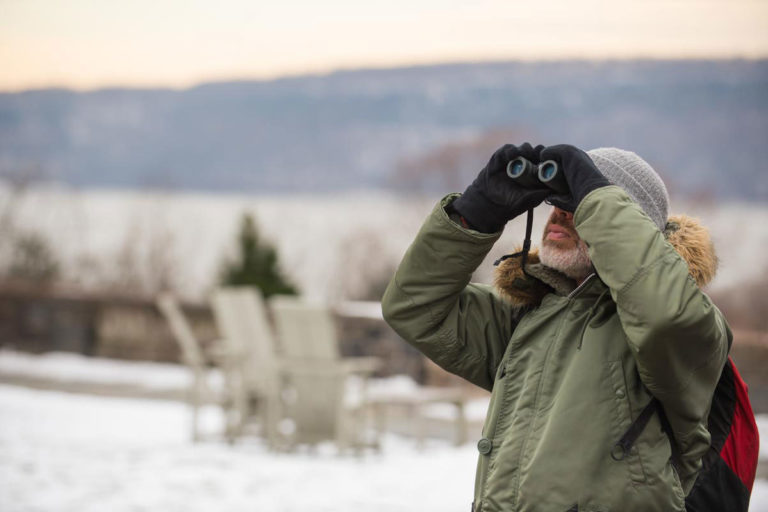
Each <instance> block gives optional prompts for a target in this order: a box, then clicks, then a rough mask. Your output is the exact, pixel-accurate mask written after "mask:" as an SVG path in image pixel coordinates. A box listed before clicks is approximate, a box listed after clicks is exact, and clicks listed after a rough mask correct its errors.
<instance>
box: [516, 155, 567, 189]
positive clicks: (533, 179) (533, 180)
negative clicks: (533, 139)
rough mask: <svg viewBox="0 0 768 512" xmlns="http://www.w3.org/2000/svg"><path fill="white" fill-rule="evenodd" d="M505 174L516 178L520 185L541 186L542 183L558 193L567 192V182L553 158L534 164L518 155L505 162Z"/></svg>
mask: <svg viewBox="0 0 768 512" xmlns="http://www.w3.org/2000/svg"><path fill="white" fill-rule="evenodd" d="M507 176H509V177H510V178H512V179H513V180H516V181H517V182H518V183H519V184H520V186H521V187H528V188H541V187H542V185H543V186H545V187H547V188H550V189H552V191H554V192H556V193H558V194H567V193H568V183H566V181H565V176H564V175H563V173H562V172H560V167H559V166H558V165H557V162H555V161H554V160H547V161H546V162H542V163H540V164H539V165H538V166H536V165H534V164H533V163H531V162H530V161H529V160H528V159H526V158H523V157H522V156H519V157H517V158H515V159H514V160H511V161H510V162H509V163H508V164H507Z"/></svg>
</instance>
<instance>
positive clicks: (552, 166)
mask: <svg viewBox="0 0 768 512" xmlns="http://www.w3.org/2000/svg"><path fill="white" fill-rule="evenodd" d="M556 176H557V162H555V161H554V160H547V161H546V162H543V163H540V164H539V180H540V181H541V182H542V183H547V182H548V181H552V180H553V179H554V178H555V177H556Z"/></svg>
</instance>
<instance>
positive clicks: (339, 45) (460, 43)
mask: <svg viewBox="0 0 768 512" xmlns="http://www.w3.org/2000/svg"><path fill="white" fill-rule="evenodd" d="M633 57H649V58H679V57H690V58H712V57H714V58H731V57H744V58H764V57H768V0H537V1H535V2H527V1H526V2H524V1H514V0H476V1H466V0H440V1H438V0H363V1H361V0H323V1H318V0H314V1H311V0H280V1H273V0H229V1H226V0H221V1H218V2H213V1H211V0H207V1H202V0H131V1H118V0H66V1H61V0H0V90H2V91H17V90H24V89H29V88H40V87H51V86H60V87H69V88H75V89H94V88H100V87H108V86H134V87H173V88H183V87H189V86H192V85H194V84H197V83H200V82H204V81H213V80H231V79H255V78H256V79H258V78H273V77H278V76H285V75H297V74H306V73H325V72H330V71H334V70H338V69H352V68H359V67H396V66H410V65H421V64H434V63H444V62H466V61H492V60H509V59H524V60H536V59H563V58H587V59H605V58H609V59H613V58H633Z"/></svg>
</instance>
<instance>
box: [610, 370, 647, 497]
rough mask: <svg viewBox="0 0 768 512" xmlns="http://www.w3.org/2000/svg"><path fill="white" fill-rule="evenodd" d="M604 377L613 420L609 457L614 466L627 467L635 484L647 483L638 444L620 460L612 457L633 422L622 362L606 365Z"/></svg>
mask: <svg viewBox="0 0 768 512" xmlns="http://www.w3.org/2000/svg"><path fill="white" fill-rule="evenodd" d="M603 376H604V380H603V382H605V387H606V394H607V396H606V399H607V400H608V403H609V404H610V410H611V411H612V414H611V418H612V421H613V423H612V425H611V431H612V433H613V436H614V437H613V439H607V440H606V452H607V457H608V459H609V460H610V461H611V463H613V464H623V465H624V466H625V467H626V470H627V472H628V474H629V478H630V479H631V480H632V481H633V482H635V483H644V482H646V481H647V476H646V474H645V471H644V470H643V464H642V461H641V458H640V452H639V451H638V447H637V444H636V443H635V444H634V445H633V446H632V447H631V448H630V450H629V453H627V454H626V456H625V457H623V458H621V459H620V460H616V459H614V458H613V457H611V455H610V450H611V448H612V447H613V445H614V443H615V442H616V441H618V440H619V439H620V438H621V436H622V435H623V434H624V432H626V430H627V429H628V428H629V427H630V425H632V421H633V419H632V407H631V404H630V402H629V393H628V390H627V383H626V379H625V377H624V368H623V366H622V364H621V361H610V362H607V363H605V366H604V375H603Z"/></svg>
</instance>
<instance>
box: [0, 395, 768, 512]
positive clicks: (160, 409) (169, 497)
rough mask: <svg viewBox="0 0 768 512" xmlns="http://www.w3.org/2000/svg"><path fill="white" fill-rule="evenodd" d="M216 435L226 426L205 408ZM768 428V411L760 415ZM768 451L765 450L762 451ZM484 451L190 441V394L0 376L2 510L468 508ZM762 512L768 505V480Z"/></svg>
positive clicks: (390, 444)
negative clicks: (106, 394)
mask: <svg viewBox="0 0 768 512" xmlns="http://www.w3.org/2000/svg"><path fill="white" fill-rule="evenodd" d="M204 413H205V414H204V415H203V420H204V421H203V423H204V425H205V427H206V429H207V430H208V431H209V432H215V431H216V430H217V429H218V428H219V427H220V418H219V415H218V414H217V412H216V411H215V410H214V409H212V408H206V409H205V410H204ZM759 421H760V424H761V430H762V431H763V432H765V431H766V429H768V416H761V417H760V418H759ZM764 454H765V452H763V455H764ZM476 456H477V453H476V450H475V449H474V447H473V446H472V445H471V444H469V445H466V446H462V447H459V448H455V447H452V446H450V445H449V444H447V443H443V442H437V441H433V442H430V443H427V445H426V447H425V448H424V449H423V450H422V451H416V450H415V449H414V444H413V442H412V441H410V440H406V439H401V438H397V437H394V436H388V437H386V438H385V440H384V444H383V449H382V451H381V453H378V454H377V453H373V452H371V453H366V454H364V455H363V456H361V457H356V456H351V455H348V456H342V455H339V454H337V453H336V452H335V450H334V449H332V447H330V446H322V447H321V448H320V449H318V450H317V452H315V453H309V452H299V453H290V454H288V453H271V452H269V451H267V450H266V449H265V448H264V446H262V445H261V444H260V443H259V442H258V441H248V442H243V443H239V444H236V445H234V446H229V445H227V444H225V443H223V442H220V441H215V440H211V441H205V442H202V443H199V444H197V445H194V444H192V443H191V442H190V441H189V410H188V408H187V407H186V406H184V405H183V404H181V403H177V402H171V401H163V400H134V399H125V398H103V397H93V396H83V395H71V394H63V393H58V392H51V391H35V390H28V389H24V388H19V387H13V386H6V385H0V510H3V511H4V512H22V511H23V512H32V511H35V512H37V511H41V512H42V511H57V512H69V511H72V512H75V511H77V512H89V511H99V512H100V511H103V510H110V511H114V512H123V511H125V512H128V511H144V510H146V511H154V510H167V511H175V510H184V511H185V512H186V511H189V512H195V511H209V510H227V511H240V510H243V511H245V510H248V511H261V510H264V511H266V510H270V511H275V512H294V511H307V510H311V511H313V512H324V511H328V512H330V511H333V512H339V511H341V512H344V511H358V510H364V511H366V512H384V511H387V512H397V511H412V510H417V509H418V510H423V511H426V512H430V511H434V512H438V511H440V512H450V511H457V512H461V511H465V510H467V509H468V506H469V502H470V501H471V499H472V485H473V480H474V466H475V460H476ZM750 510H751V511H752V512H758V511H766V510H768V482H766V481H759V482H757V483H756V485H755V489H754V492H753V498H752V505H751V508H750Z"/></svg>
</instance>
